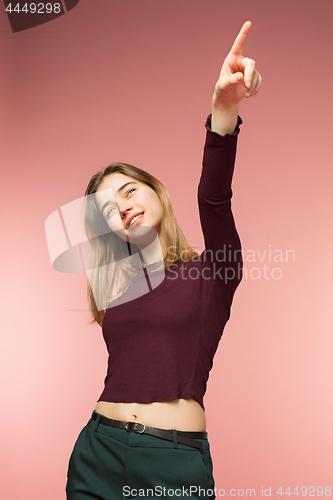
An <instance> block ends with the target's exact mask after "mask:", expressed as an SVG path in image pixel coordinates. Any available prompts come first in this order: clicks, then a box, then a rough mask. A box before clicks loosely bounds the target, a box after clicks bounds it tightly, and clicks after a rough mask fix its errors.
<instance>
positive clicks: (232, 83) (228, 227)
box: [198, 21, 262, 301]
mask: <svg viewBox="0 0 333 500" xmlns="http://www.w3.org/2000/svg"><path fill="white" fill-rule="evenodd" d="M250 28H251V23H250V21H247V22H246V23H244V25H243V26H242V28H241V31H240V33H239V34H238V36H237V38H236V40H235V42H234V44H233V46H232V48H231V51H230V53H229V54H228V56H227V58H226V59H225V61H224V63H223V66H222V70H221V74H220V77H219V80H218V82H217V83H216V86H215V91H214V96H213V103H212V114H211V115H210V116H209V117H208V119H207V122H206V129H207V131H206V143H205V147H204V156H203V165H202V173H201V178H200V182H199V187H198V204H199V213H200V221H201V226H202V230H203V235H204V240H205V251H204V252H203V254H202V258H204V259H205V262H207V265H208V266H210V267H211V268H212V271H213V279H214V280H215V281H216V283H217V284H219V285H223V286H226V289H227V290H229V292H230V294H229V295H230V301H231V300H232V296H233V293H234V292H235V290H236V288H237V286H238V284H239V282H240V280H241V277H242V271H241V269H242V264H243V261H242V252H241V243H240V239H239V236H238V233H237V230H236V226H235V221H234V218H233V214H232V210H231V198H232V195H233V193H232V189H231V185H232V177H233V172H234V164H235V158H236V148H237V139H238V134H239V132H240V128H239V126H240V125H241V124H242V119H241V118H240V116H239V115H238V103H239V102H240V101H241V100H242V99H243V97H244V96H246V97H247V96H251V95H254V94H256V93H257V92H258V90H259V88H260V85H261V81H262V78H261V76H260V75H259V73H258V72H257V70H256V69H255V67H254V66H255V62H254V61H253V60H252V59H249V58H245V57H243V56H242V50H243V46H244V43H245V39H246V36H247V34H248V32H249V30H250ZM245 86H246V87H248V90H247V88H246V87H245Z"/></svg>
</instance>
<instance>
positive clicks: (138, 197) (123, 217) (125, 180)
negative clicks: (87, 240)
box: [95, 172, 163, 243]
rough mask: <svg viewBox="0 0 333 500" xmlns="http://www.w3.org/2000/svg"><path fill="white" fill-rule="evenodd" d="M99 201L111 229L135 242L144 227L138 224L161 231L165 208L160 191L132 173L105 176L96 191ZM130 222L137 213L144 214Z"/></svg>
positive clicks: (98, 204) (124, 238) (101, 210)
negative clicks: (157, 191)
mask: <svg viewBox="0 0 333 500" xmlns="http://www.w3.org/2000/svg"><path fill="white" fill-rule="evenodd" d="M95 197H96V203H97V207H98V209H99V211H100V212H101V214H102V217H103V218H104V219H105V220H106V222H107V224H108V226H109V227H110V229H111V230H112V231H114V232H116V233H117V234H118V236H120V237H121V238H122V239H123V240H125V241H128V238H129V237H130V236H131V231H132V236H133V239H130V241H131V242H133V243H136V241H135V239H136V238H135V236H138V235H139V234H143V233H142V230H139V231H138V230H137V231H133V230H134V228H135V227H140V226H141V227H149V228H154V229H155V231H156V232H157V234H159V231H160V226H161V220H162V216H163V208H162V204H161V202H160V199H159V197H158V196H157V193H156V192H155V191H154V190H153V189H152V188H151V187H149V186H148V185H147V184H145V183H143V182H140V181H137V180H136V179H134V178H133V177H129V176H128V175H125V174H121V173H119V172H115V173H114V174H110V175H108V176H107V177H105V178H104V180H103V181H102V183H101V184H100V185H99V187H98V189H97V191H96V195H95ZM142 213H143V215H142V216H140V217H139V218H138V219H137V220H136V221H134V222H133V224H132V225H131V226H129V223H130V222H131V219H132V218H133V215H135V214H142Z"/></svg>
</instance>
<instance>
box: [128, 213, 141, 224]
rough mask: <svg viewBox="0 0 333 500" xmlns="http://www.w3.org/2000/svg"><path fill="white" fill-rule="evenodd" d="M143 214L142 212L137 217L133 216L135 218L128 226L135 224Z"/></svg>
mask: <svg viewBox="0 0 333 500" xmlns="http://www.w3.org/2000/svg"><path fill="white" fill-rule="evenodd" d="M142 216H143V214H140V215H137V216H136V217H133V219H132V220H131V222H130V224H129V225H128V226H127V227H130V226H131V225H132V224H134V222H135V221H136V220H137V219H139V218H140V217H142Z"/></svg>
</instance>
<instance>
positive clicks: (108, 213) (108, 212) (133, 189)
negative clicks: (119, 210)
mask: <svg viewBox="0 0 333 500" xmlns="http://www.w3.org/2000/svg"><path fill="white" fill-rule="evenodd" d="M131 191H135V188H132V189H129V190H128V191H127V193H126V194H129V193H130V192H131ZM114 208H115V207H112V208H110V210H108V211H107V213H106V217H107V218H108V217H109V215H110V212H111V211H112V210H113V209H114Z"/></svg>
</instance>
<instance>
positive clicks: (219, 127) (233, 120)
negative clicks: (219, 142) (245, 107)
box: [211, 95, 238, 135]
mask: <svg viewBox="0 0 333 500" xmlns="http://www.w3.org/2000/svg"><path fill="white" fill-rule="evenodd" d="M237 122H238V104H234V103H232V104H230V103H229V104H227V103H221V102H219V101H218V100H217V99H215V95H214V97H213V103H212V120H211V130H212V132H217V133H218V134H220V135H225V134H232V133H233V132H234V131H235V128H236V126H237Z"/></svg>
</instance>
